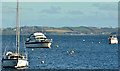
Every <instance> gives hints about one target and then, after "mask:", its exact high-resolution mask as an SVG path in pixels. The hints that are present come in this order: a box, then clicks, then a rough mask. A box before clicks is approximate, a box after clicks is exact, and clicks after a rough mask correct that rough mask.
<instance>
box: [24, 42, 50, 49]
mask: <svg viewBox="0 0 120 71" xmlns="http://www.w3.org/2000/svg"><path fill="white" fill-rule="evenodd" d="M25 45H26V47H27V48H50V46H51V42H48V43H41V42H38V43H25Z"/></svg>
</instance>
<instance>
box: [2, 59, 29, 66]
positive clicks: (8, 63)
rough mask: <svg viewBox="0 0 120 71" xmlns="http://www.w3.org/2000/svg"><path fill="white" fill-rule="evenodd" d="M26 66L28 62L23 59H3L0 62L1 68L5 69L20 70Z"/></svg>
mask: <svg viewBox="0 0 120 71" xmlns="http://www.w3.org/2000/svg"><path fill="white" fill-rule="evenodd" d="M27 65H28V62H27V60H25V59H3V62H2V66H3V67H4V68H6V67H12V68H20V67H26V66H27Z"/></svg>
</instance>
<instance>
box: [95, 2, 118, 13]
mask: <svg viewBox="0 0 120 71" xmlns="http://www.w3.org/2000/svg"><path fill="white" fill-rule="evenodd" d="M93 6H94V7H97V8H98V9H100V10H107V11H117V9H118V6H117V4H114V3H111V4H97V3H96V4H93Z"/></svg>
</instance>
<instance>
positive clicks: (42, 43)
mask: <svg viewBox="0 0 120 71" xmlns="http://www.w3.org/2000/svg"><path fill="white" fill-rule="evenodd" d="M51 43H52V39H47V38H46V36H45V35H44V34H43V33H40V32H36V33H33V34H31V35H30V36H29V37H28V38H27V41H26V43H25V44H26V47H28V48H32V47H34V48H51V47H50V46H51Z"/></svg>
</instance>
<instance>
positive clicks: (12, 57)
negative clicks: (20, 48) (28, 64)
mask: <svg viewBox="0 0 120 71" xmlns="http://www.w3.org/2000/svg"><path fill="white" fill-rule="evenodd" d="M10 58H11V59H14V58H16V59H17V58H21V59H22V58H23V57H21V56H11V57H10Z"/></svg>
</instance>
